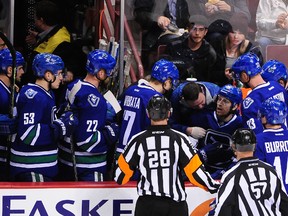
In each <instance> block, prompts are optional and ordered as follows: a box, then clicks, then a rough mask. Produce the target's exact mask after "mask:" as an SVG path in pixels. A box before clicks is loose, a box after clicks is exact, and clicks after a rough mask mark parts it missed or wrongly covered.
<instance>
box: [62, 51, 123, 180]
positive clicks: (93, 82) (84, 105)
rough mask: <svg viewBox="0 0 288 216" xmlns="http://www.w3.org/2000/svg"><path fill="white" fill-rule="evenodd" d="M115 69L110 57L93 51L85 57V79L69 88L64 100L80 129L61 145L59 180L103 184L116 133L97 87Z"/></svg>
mask: <svg viewBox="0 0 288 216" xmlns="http://www.w3.org/2000/svg"><path fill="white" fill-rule="evenodd" d="M115 65H116V61H115V59H114V58H113V57H112V56H111V55H110V54H109V53H107V52H106V51H103V50H93V51H91V52H90V53H89V54H88V59H87V64H86V71H87V74H86V76H85V78H84V79H83V80H78V81H77V80H76V81H74V82H73V83H71V84H70V85H69V86H68V90H67V97H66V99H67V101H68V103H69V104H70V109H71V110H72V111H73V113H74V115H76V116H77V117H78V119H79V125H78V129H77V130H75V132H74V133H73V134H72V137H69V136H68V137H65V139H64V141H63V142H61V144H60V149H59V160H60V163H59V167H60V176H59V178H60V180H65V181H73V180H79V181H95V182H101V181H104V180H106V179H105V178H106V176H107V175H106V174H107V159H106V157H107V152H108V151H110V148H113V146H114V145H115V143H116V142H117V140H118V130H119V129H118V125H117V124H115V123H114V122H113V123H108V122H107V119H106V114H107V102H106V100H105V99H104V97H103V96H102V94H101V93H100V91H99V86H100V84H101V83H102V82H104V81H105V80H106V78H107V77H108V76H111V74H112V69H113V68H114V67H115ZM71 138H72V139H71ZM71 145H72V146H73V149H74V151H75V152H72V151H71ZM74 159H75V160H74Z"/></svg>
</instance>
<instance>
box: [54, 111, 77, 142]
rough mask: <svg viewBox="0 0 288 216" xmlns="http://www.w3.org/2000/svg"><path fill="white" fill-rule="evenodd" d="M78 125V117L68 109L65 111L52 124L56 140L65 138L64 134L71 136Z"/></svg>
mask: <svg viewBox="0 0 288 216" xmlns="http://www.w3.org/2000/svg"><path fill="white" fill-rule="evenodd" d="M77 125H78V119H77V117H76V116H74V115H73V112H71V111H68V112H65V113H63V114H62V115H61V117H60V118H59V119H56V120H55V121H53V124H52V128H53V129H54V138H55V140H58V139H63V137H64V136H70V135H71V134H72V133H73V131H74V129H75V127H76V126H77Z"/></svg>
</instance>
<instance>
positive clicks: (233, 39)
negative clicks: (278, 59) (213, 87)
mask: <svg viewBox="0 0 288 216" xmlns="http://www.w3.org/2000/svg"><path fill="white" fill-rule="evenodd" d="M222 25H224V26H225V28H223V27H222ZM209 27H210V29H211V32H209V33H208V36H207V40H208V41H209V42H210V43H211V44H212V45H214V46H215V50H216V52H217V57H218V58H217V63H216V65H215V67H214V68H213V69H214V71H213V72H212V75H214V76H213V79H212V80H214V82H215V83H217V84H218V85H220V86H222V85H224V84H227V83H232V75H231V73H230V71H229V69H230V68H231V66H232V64H233V63H234V61H235V60H236V59H237V58H238V57H239V56H240V55H242V54H244V53H247V52H252V53H255V54H256V55H257V56H258V57H259V59H260V62H261V64H262V62H263V57H262V54H261V51H260V48H259V46H258V45H257V43H254V42H251V41H250V40H249V39H248V20H247V18H246V16H245V14H243V13H235V14H233V15H232V17H231V19H230V20H229V22H228V21H224V20H223V21H222V20H217V21H215V22H214V23H212V24H211V25H210V26H209ZM217 28H218V30H217ZM217 31H218V32H217ZM223 32H224V34H223ZM219 33H221V34H219ZM219 35H220V36H221V37H220V36H219ZM221 40H223V41H221Z"/></svg>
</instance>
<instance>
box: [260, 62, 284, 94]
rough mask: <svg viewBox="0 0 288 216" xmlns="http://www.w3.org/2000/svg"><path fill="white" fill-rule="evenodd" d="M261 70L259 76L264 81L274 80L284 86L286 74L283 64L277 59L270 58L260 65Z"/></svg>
mask: <svg viewBox="0 0 288 216" xmlns="http://www.w3.org/2000/svg"><path fill="white" fill-rule="evenodd" d="M262 70H263V72H262V73H261V76H262V77H263V79H264V80H265V82H269V81H276V82H279V83H280V85H282V86H283V87H284V88H286V85H287V79H288V74H287V68H286V66H285V64H283V63H282V62H280V61H278V60H274V59H271V60H269V61H267V62H266V63H265V64H264V65H263V66H262Z"/></svg>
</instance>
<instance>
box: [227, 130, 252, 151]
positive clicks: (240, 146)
mask: <svg viewBox="0 0 288 216" xmlns="http://www.w3.org/2000/svg"><path fill="white" fill-rule="evenodd" d="M255 146H256V135H255V133H254V132H253V130H251V129H247V128H238V129H237V130H236V131H235V132H234V133H233V135H232V147H233V148H234V150H237V151H239V152H247V151H254V150H255Z"/></svg>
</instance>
